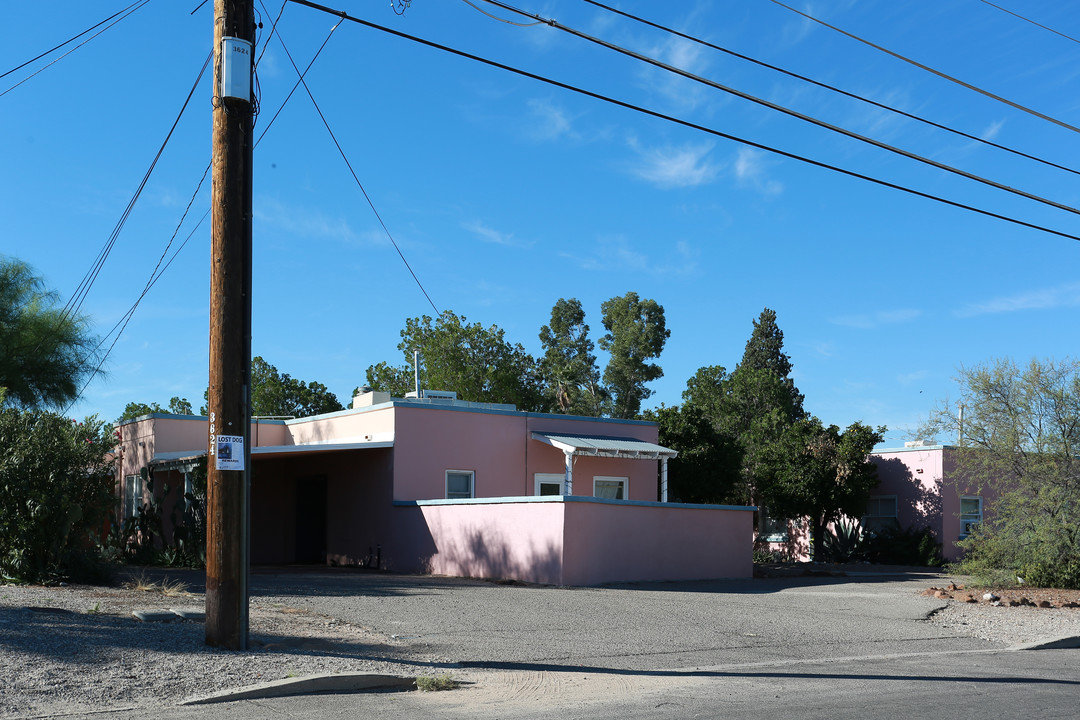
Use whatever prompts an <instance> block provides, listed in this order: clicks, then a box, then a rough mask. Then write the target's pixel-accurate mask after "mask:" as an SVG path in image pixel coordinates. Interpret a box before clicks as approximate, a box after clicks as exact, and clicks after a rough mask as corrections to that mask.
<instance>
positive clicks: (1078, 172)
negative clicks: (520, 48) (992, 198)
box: [584, 0, 1080, 175]
mask: <svg viewBox="0 0 1080 720" xmlns="http://www.w3.org/2000/svg"><path fill="white" fill-rule="evenodd" d="M584 1H585V2H587V3H589V4H590V5H595V6H596V7H599V8H602V9H604V10H607V11H608V12H611V13H614V14H616V15H621V16H623V17H625V18H629V19H630V20H634V21H636V22H639V23H642V24H643V25H648V26H649V27H652V28H656V29H657V30H662V31H664V32H666V33H670V34H672V35H675V36H677V37H680V38H682V39H684V40H689V41H690V42H693V43H697V44H698V45H702V46H704V47H707V48H711V49H713V50H718V51H720V52H722V53H726V54H728V55H730V56H731V57H735V58H738V59H740V60H745V61H747V62H750V63H753V64H755V65H757V66H759V67H763V68H766V69H769V70H773V71H775V72H778V73H781V74H783V75H787V76H788V77H792V78H795V79H796V80H801V81H803V82H807V83H810V84H811V85H815V86H817V87H820V88H823V89H825V90H829V91H831V92H834V93H838V94H840V95H843V96H844V97H848V98H851V99H853V100H858V101H860V102H864V103H867V104H868V105H872V106H874V107H876V108H880V109H882V110H887V111H889V112H892V113H896V114H897V115H901V116H903V117H906V118H908V119H909V120H915V121H917V122H921V123H924V124H926V125H929V126H930V127H934V128H937V129H938V130H944V131H946V132H950V133H953V134H954V135H959V136H960V137H962V138H965V139H967V140H972V141H974V142H978V143H982V144H983V145H989V146H990V147H993V148H997V149H998V150H1004V151H1005V152H1007V153H1012V154H1014V155H1018V156H1020V157H1023V158H1027V159H1028V160H1034V161H1035V162H1037V163H1042V164H1043V165H1048V166H1050V167H1054V168H1057V169H1058V170H1064V171H1065V172H1070V173H1073V174H1075V175H1080V170H1076V169H1074V168H1071V167H1066V166H1065V165H1061V164H1059V163H1056V162H1053V161H1052V160H1047V159H1045V158H1040V157H1037V156H1035V155H1031V154H1029V153H1026V152H1023V151H1021V150H1016V149H1015V148H1011V147H1008V146H1006V145H1001V144H999V143H996V142H993V141H992V140H987V139H986V138H981V137H979V136H978V135H972V134H971V133H967V132H964V131H963V130H958V129H956V128H952V127H949V126H948V125H944V124H942V123H939V122H935V121H933V120H929V119H927V118H924V117H921V116H919V115H915V114H914V113H909V112H907V111H905V110H901V109H899V108H896V107H893V106H891V105H886V104H885V103H881V102H878V101H876V100H871V99H870V98H867V97H863V96H862V95H858V94H856V93H853V92H849V91H847V90H843V89H841V88H838V87H836V86H834V85H830V84H828V83H824V82H821V81H819V80H814V79H813V78H811V77H807V76H805V75H800V74H799V73H797V72H793V71H791V70H786V69H784V68H782V67H778V66H776V65H771V64H769V63H767V62H764V61H761V60H758V59H756V58H752V57H750V56H749V55H743V54H742V53H739V52H736V51H734V50H731V49H729V48H725V47H721V46H720V45H714V44H713V43H711V42H708V41H707V40H702V39H701V38H698V37H694V36H693V35H688V34H686V33H683V32H679V31H678V30H675V29H674V28H670V27H666V26H664V25H660V24H658V23H655V22H652V21H651V20H646V19H645V18H642V17H639V16H637V15H634V14H632V13H628V12H624V11H622V10H619V9H617V8H613V7H611V6H610V5H605V4H604V3H601V2H597V0H584ZM984 2H985V0H984Z"/></svg>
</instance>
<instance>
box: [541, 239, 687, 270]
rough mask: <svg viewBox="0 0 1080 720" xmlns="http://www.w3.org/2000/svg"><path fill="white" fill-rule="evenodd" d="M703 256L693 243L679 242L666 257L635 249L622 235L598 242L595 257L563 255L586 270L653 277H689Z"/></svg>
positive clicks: (594, 252) (593, 253) (591, 255)
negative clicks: (632, 273)
mask: <svg viewBox="0 0 1080 720" xmlns="http://www.w3.org/2000/svg"><path fill="white" fill-rule="evenodd" d="M698 255H699V252H698V251H697V249H696V248H694V247H693V246H692V245H691V244H690V243H688V242H686V241H682V240H680V241H678V242H676V243H675V245H674V247H671V248H668V249H667V251H666V252H665V253H664V255H663V256H662V257H656V256H653V255H650V254H648V253H645V252H642V251H640V250H638V249H637V248H634V247H633V246H632V245H631V244H630V242H629V240H627V239H626V238H625V237H624V236H622V235H615V236H611V237H603V238H600V239H599V240H597V242H596V247H595V248H593V250H592V252H591V253H560V256H561V257H563V258H566V259H567V260H573V261H576V262H577V263H578V265H579V266H580V267H581V269H583V270H594V271H604V272H639V273H648V274H650V275H685V274H688V273H692V272H694V271H695V270H696V269H697V258H698Z"/></svg>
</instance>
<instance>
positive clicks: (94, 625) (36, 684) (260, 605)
mask: <svg viewBox="0 0 1080 720" xmlns="http://www.w3.org/2000/svg"><path fill="white" fill-rule="evenodd" d="M943 590H947V589H943ZM948 592H949V595H950V596H951V598H942V599H945V600H947V607H945V608H944V609H942V610H939V611H937V612H936V613H934V614H933V615H932V617H931V618H930V621H931V622H934V623H939V624H941V625H942V626H944V627H946V628H948V629H950V630H952V631H955V632H958V633H960V634H963V635H968V636H971V637H978V638H982V639H986V640H990V641H994V642H1001V643H1006V644H1009V645H1015V644H1019V643H1028V642H1033V641H1038V640H1047V639H1053V638H1058V637H1062V636H1064V635H1076V636H1080V608H1049V609H1044V608H1037V607H1030V606H1023V607H1004V606H1002V607H994V606H992V605H990V604H989V603H985V602H979V603H968V602H964V599H965V598H966V596H967V595H968V594H970V593H971V592H972V591H967V592H964V591H956V590H948ZM975 592H976V593H978V594H979V596H980V597H981V593H982V592H985V591H975ZM1039 592H1040V591H1027V592H1026V595H1027V596H1028V597H1029V598H1030V599H1032V600H1033V601H1035V602H1037V601H1038V599H1040V598H1041V597H1042V596H1040V595H1039V594H1038V593H1039ZM1043 592H1045V593H1050V592H1053V593H1055V594H1054V595H1053V596H1050V595H1046V597H1053V598H1054V600H1055V601H1057V602H1061V601H1068V600H1070V599H1080V593H1075V594H1073V595H1069V594H1063V593H1061V592H1060V591H1043ZM999 594H1001V595H1002V597H1003V599H1006V600H1007V599H1010V598H1011V597H1012V596H1010V595H1009V594H1008V593H1007V591H999ZM306 600H307V599H306V598H304V597H293V598H277V599H266V598H260V597H252V598H251V605H250V619H249V628H250V638H251V643H250V644H251V651H250V652H246V653H236V652H230V651H226V650H217V649H213V648H209V647H207V646H206V644H205V641H204V640H205V637H204V628H203V624H202V623H201V622H200V621H198V620H181V619H179V618H178V619H177V620H175V621H172V622H168V623H162V622H141V621H139V620H137V619H135V618H134V617H133V616H132V611H134V610H142V611H145V610H171V609H180V610H188V611H192V612H195V613H201V611H202V610H203V607H204V605H203V604H204V596H203V595H202V594H201V593H190V592H185V591H184V590H183V588H182V587H176V586H173V587H169V586H167V585H166V586H165V587H163V586H162V585H160V584H159V585H153V586H151V587H150V588H149V589H136V588H133V587H130V586H129V587H114V588H109V587H97V586H83V585H71V586H64V587H41V586H19V585H6V586H0V674H2V675H0V676H2V677H4V678H5V682H4V683H2V684H0V717H33V716H40V715H44V714H48V713H58V712H68V713H70V712H80V711H81V712H87V711H92V710H100V709H102V708H147V709H149V708H153V707H160V706H162V705H174V704H176V703H177V702H179V701H181V700H184V699H187V698H192V697H197V696H201V695H208V694H211V693H213V692H217V691H219V690H222V689H228V688H239V687H242V686H245V685H251V684H255V683H259V682H264V681H269V680H279V679H283V678H287V677H299V676H306V675H314V674H321V673H343V672H377V673H385V674H393V675H405V676H415V675H435V674H441V673H442V672H445V669H444V668H445V667H446V664H447V663H449V662H450V660H449V659H448V658H446V657H439V656H435V655H424V654H423V652H424V651H423V650H420V649H418V648H416V647H407V646H406V644H405V643H403V642H400V641H398V640H396V639H395V638H394V637H393V636H388V635H386V634H383V633H379V632H376V631H374V630H373V629H371V628H367V627H363V626H360V625H355V624H350V623H347V622H342V621H340V620H337V619H335V618H331V617H328V616H325V615H320V614H318V613H317V612H314V611H312V610H311V609H310V607H311V606H310V604H308V606H307V607H305V601H306Z"/></svg>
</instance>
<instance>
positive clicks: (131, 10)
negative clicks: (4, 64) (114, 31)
mask: <svg viewBox="0 0 1080 720" xmlns="http://www.w3.org/2000/svg"><path fill="white" fill-rule="evenodd" d="M148 2H150V0H139V2H136V3H133V4H131V5H128V6H127V7H126V8H124V9H123V10H121V11H120V12H118V13H115V14H114V15H110V16H109V17H107V18H105V19H104V20H102V21H101V22H99V23H98V24H97V25H94V26H93V27H91V28H88V29H86V30H83V31H82V32H81V33H79V34H78V35H76V36H75V37H73V38H70V39H68V40H65V41H64V42H62V43H60V44H59V45H57V46H56V47H54V48H52V49H51V50H47V51H45V52H43V53H42V54H40V55H38V56H37V57H36V58H33V59H32V60H27V61H26V62H24V63H23V64H22V65H19V66H18V67H15V68H12V69H11V70H8V71H7V72H6V73H4V74H3V75H0V78H3V77H7V76H8V75H10V74H11V73H13V72H15V71H16V70H19V69H21V68H24V67H26V66H27V65H29V64H31V63H33V62H35V61H37V60H40V59H41V58H43V57H45V56H46V55H48V54H50V53H52V52H54V51H56V50H59V49H60V48H62V47H64V46H65V45H67V44H68V43H70V42H72V41H74V40H77V39H79V38H80V37H82V36H83V35H85V34H86V33H88V32H90V31H91V30H93V29H94V28H97V27H99V26H101V25H103V24H104V23H107V22H109V21H110V20H113V18H117V15H123V17H119V18H117V19H116V20H113V22H111V23H109V25H107V26H106V27H103V28H101V30H99V31H98V32H96V33H94V34H93V35H91V36H90V37H88V38H86V39H85V40H83V41H82V42H81V43H79V44H78V45H76V46H75V47H73V48H71V49H70V50H68V51H67V52H66V53H64V54H63V55H61V56H60V57H58V58H56V59H55V60H53V61H52V62H51V63H48V64H47V65H45V66H44V67H41V68H39V69H38V70H36V71H35V72H32V73H30V74H29V75H27V76H26V77H24V78H23V79H22V80H20V81H19V82H17V83H15V84H14V85H12V86H11V87H9V88H8V89H7V90H5V91H4V92H0V97H3V96H4V95H7V94H8V93H9V92H11V91H12V90H14V89H15V88H17V87H19V86H20V85H22V84H23V83H24V82H26V81H27V80H29V79H30V78H32V77H34V76H36V75H38V74H40V73H42V72H44V71H45V70H47V69H48V68H50V67H52V66H53V65H55V64H56V63H58V62H60V61H61V60H63V59H64V58H66V57H67V56H68V55H70V54H71V53H73V52H75V51H76V50H78V49H79V48H81V47H82V46H83V45H85V44H86V43H88V42H90V41H91V40H93V39H94V38H96V37H97V36H98V35H100V34H101V33H103V32H105V31H106V30H108V29H109V28H111V27H112V26H113V25H116V24H117V23H118V22H120V21H121V20H123V19H125V18H127V17H128V16H129V15H131V14H132V13H134V12H135V11H136V10H139V9H141V8H142V7H144V6H145V5H146V4H147V3H148Z"/></svg>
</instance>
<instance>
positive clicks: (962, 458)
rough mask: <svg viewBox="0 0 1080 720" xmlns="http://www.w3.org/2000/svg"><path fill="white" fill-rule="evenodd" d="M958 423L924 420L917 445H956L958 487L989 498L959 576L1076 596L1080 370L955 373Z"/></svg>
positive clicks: (950, 412)
mask: <svg viewBox="0 0 1080 720" xmlns="http://www.w3.org/2000/svg"><path fill="white" fill-rule="evenodd" d="M957 382H958V383H959V385H960V389H961V390H960V401H959V404H958V405H957V406H956V409H959V408H960V407H962V408H963V414H962V416H961V415H960V414H959V413H958V412H957V411H956V410H954V408H953V407H952V406H945V407H942V408H940V409H939V410H938V411H937V412H936V413H935V414H934V415H933V416H932V418H931V420H930V423H929V424H928V427H927V428H924V432H926V433H927V434H926V435H925V436H926V437H933V436H934V435H936V434H939V433H948V435H949V436H950V437H959V443H958V445H959V447H958V448H957V449H956V450H955V451H954V452H952V453H950V455H951V456H952V457H953V458H954V459H955V462H956V475H957V478H958V483H960V484H963V485H966V486H970V487H989V488H992V489H993V490H994V491H995V494H996V496H997V499H996V500H995V501H994V504H993V506H992V507H991V508H989V512H988V513H987V514H986V516H985V519H984V521H983V522H982V523H981V524H980V525H979V526H978V528H977V530H976V532H974V533H973V534H972V535H970V536H969V537H968V538H967V539H966V540H964V541H963V542H962V543H961V545H962V547H963V548H964V550H965V554H964V557H963V560H962V563H961V570H962V571H963V572H965V573H970V574H974V575H976V576H979V577H980V578H982V579H983V580H986V581H988V582H999V581H1002V580H1007V581H1011V580H1012V579H1013V578H1015V577H1016V576H1020V577H1023V578H1024V579H1025V581H1026V582H1028V583H1029V584H1039V585H1049V586H1055V587H1080V459H1078V457H1080V361H1077V360H1073V359H1070V358H1066V359H1064V360H1062V361H1055V360H1052V359H1050V360H1035V359H1033V360H1031V361H1030V362H1029V363H1028V364H1027V365H1026V366H1023V367H1021V366H1018V365H1017V364H1016V363H1015V362H1013V361H1012V360H1008V359H999V360H993V361H991V362H988V363H985V364H981V365H976V366H973V367H967V368H961V369H960V372H959V376H958V377H957Z"/></svg>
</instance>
